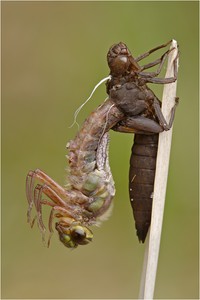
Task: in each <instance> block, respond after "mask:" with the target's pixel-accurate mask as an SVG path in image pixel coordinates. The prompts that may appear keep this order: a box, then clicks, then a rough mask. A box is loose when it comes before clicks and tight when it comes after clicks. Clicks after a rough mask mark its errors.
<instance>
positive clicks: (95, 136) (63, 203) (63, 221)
mask: <svg viewBox="0 0 200 300" xmlns="http://www.w3.org/2000/svg"><path fill="white" fill-rule="evenodd" d="M166 45H167V44H166ZM166 45H162V46H159V47H160V48H162V47H165V46H166ZM157 48H158V47H157ZM154 51H155V49H153V51H151V52H154ZM169 51H171V50H168V52H166V55H168V53H169ZM145 55H146V54H145ZM145 55H143V57H142V58H144V57H145ZM146 56H147V55H146ZM142 58H141V59H142ZM164 59H165V58H161V59H160V61H159V62H156V63H155V62H154V65H156V64H159V68H160V66H162V64H163V60H164ZM107 60H108V65H109V67H110V78H109V80H108V82H107V93H108V99H107V100H106V101H104V102H103V104H101V105H100V106H99V107H97V109H95V110H94V111H93V112H92V113H91V114H90V115H89V116H88V117H87V119H86V120H85V122H84V123H83V125H82V127H81V129H80V130H79V131H78V133H77V135H76V137H75V138H74V139H73V140H71V141H69V142H68V144H67V149H68V155H67V160H68V165H69V170H68V174H67V182H68V184H67V186H65V187H63V186H61V185H60V184H58V183H57V182H56V181H54V180H53V179H52V178H51V177H50V176H48V175H47V174H46V173H45V172H44V171H42V170H41V169H36V170H34V171H32V170H31V171H29V172H28V174H27V177H26V196H27V201H28V211H27V220H28V223H29V224H30V225H31V227H33V225H34V223H35V221H36V220H37V225H38V227H39V230H40V232H41V234H42V239H43V241H45V235H46V231H47V229H46V226H45V225H44V221H43V213H42V208H43V206H48V207H50V214H49V219H48V231H49V238H48V242H47V245H48V246H49V245H50V240H51V236H52V234H53V232H54V230H53V224H54V220H56V221H55V229H56V231H57V232H58V235H59V239H60V241H61V242H62V243H63V244H64V246H66V247H67V248H72V249H73V248H77V247H78V246H79V245H86V244H88V243H90V242H91V241H92V239H93V233H92V230H91V228H90V226H93V225H99V224H100V223H101V222H102V221H104V220H106V219H107V218H108V217H109V215H110V212H111V210H112V203H113V198H114V195H115V186H114V180H113V177H112V173H111V170H110V166H109V158H108V146H109V130H111V129H113V130H116V131H119V132H125V133H127V132H136V131H137V133H139V134H140V133H142V134H143V133H144V132H145V133H146V132H148V133H149V132H150V131H153V133H155V130H156V132H161V131H163V130H168V129H169V128H170V126H171V124H172V122H173V118H174V111H175V106H174V109H173V111H172V117H171V121H170V123H169V124H167V123H166V122H165V120H164V119H163V118H164V117H163V116H162V114H161V110H160V103H159V102H158V100H157V98H156V97H155V96H153V95H154V94H152V93H153V92H151V91H150V90H148V91H149V94H148V93H147V87H146V83H147V80H153V79H158V78H155V76H157V75H155V74H154V76H152V74H150V75H148V76H146V75H147V74H146V72H142V71H143V70H144V69H146V68H148V67H151V66H150V65H148V66H147V65H146V66H145V67H143V69H142V68H140V67H139V65H138V64H137V61H138V60H134V59H133V57H132V55H131V54H130V51H129V50H128V48H127V47H126V45H125V44H124V43H118V44H116V45H114V46H112V47H111V48H110V49H109V52H108V55H107ZM151 65H152V64H151ZM176 68H177V67H176V60H175V61H174V70H175V76H174V78H171V79H168V81H169V82H172V81H175V80H176V79H175V77H176ZM158 71H159V70H158ZM157 73H159V72H157ZM150 82H151V81H150ZM169 82H168V83H169ZM147 94H148V95H149V96H147ZM143 95H145V99H142V96H143ZM152 97H153V98H152ZM138 101H139V103H137V102H138ZM125 102H126V103H125ZM131 102H132V104H131ZM144 102H145V103H144ZM158 103H159V104H158ZM155 107H156V108H155ZM152 111H153V113H152ZM158 115H159V116H158ZM154 119H155V120H154ZM161 119H162V121H163V120H164V123H163V124H162V122H161ZM141 122H142V128H140V126H141ZM159 122H160V123H159ZM155 128H156V129H155ZM150 129H151V130H150ZM136 176H138V175H136ZM33 207H34V208H35V212H36V215H35V217H34V218H32V217H31V214H32V210H33Z"/></svg>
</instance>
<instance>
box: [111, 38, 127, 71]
mask: <svg viewBox="0 0 200 300" xmlns="http://www.w3.org/2000/svg"><path fill="white" fill-rule="evenodd" d="M129 55H131V54H130V52H129V50H128V48H127V46H126V45H125V44H124V43H122V42H120V43H118V44H114V45H113V46H111V48H110V49H109V51H108V54H107V61H108V66H109V68H110V74H111V75H113V76H119V75H123V74H124V73H126V71H127V70H128V68H129V65H130V62H129V59H128V57H129Z"/></svg>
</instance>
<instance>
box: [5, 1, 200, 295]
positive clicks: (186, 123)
mask: <svg viewBox="0 0 200 300" xmlns="http://www.w3.org/2000/svg"><path fill="white" fill-rule="evenodd" d="M171 38H174V39H176V40H177V41H178V43H179V45H180V52H181V54H180V68H179V80H178V92H177V95H178V96H179V97H180V105H179V107H178V109H177V114H176V118H175V125H174V132H173V144H172V150H171V164H170V172H169V179H168V189H167V199H166V210H165V216H164V224H163V235H162V241H161V250H160V257H159V265H158V274H157V282H156V289H155V297H156V298H168V299H169V298H181V299H185V298H193V299H194V298H196V299H197V298H198V83H199V81H198V80H199V77H198V2H192V1H188V2H187V1H186V2H181V1H180V2H174V1H172V2H171V1H170V2H151V1H150V2H2V271H3V272H2V298H26V299H29V298H137V295H138V289H139V282H140V275H141V270H142V262H143V254H144V249H145V246H144V245H143V244H139V243H138V240H137V238H136V235H135V229H134V222H133V217H132V211H131V207H130V204H129V199H128V188H127V185H128V166H129V156H130V149H131V145H132V139H133V137H132V135H125V134H124V135H123V134H119V133H114V132H111V142H110V164H111V168H112V172H113V176H114V179H115V184H116V190H117V193H116V197H115V206H114V211H113V214H112V216H111V217H110V219H109V220H108V221H107V222H105V223H103V224H102V226H101V228H95V229H94V232H95V235H94V241H93V243H91V244H90V245H88V246H85V247H81V246H80V247H79V248H78V249H76V250H74V251H70V250H68V249H67V248H65V247H64V246H63V245H62V244H61V243H60V242H59V241H58V236H57V233H55V234H54V236H53V238H52V241H51V247H50V248H49V249H47V248H46V247H44V245H43V244H42V241H41V235H40V232H39V230H38V228H37V226H35V227H34V229H32V230H31V229H30V227H29V226H28V224H27V223H26V211H27V202H26V196H25V177H26V174H27V172H28V171H29V170H30V169H32V170H34V169H36V168H41V169H42V170H44V171H45V172H46V173H47V174H48V175H49V176H51V177H52V178H53V179H54V180H56V181H57V182H58V183H60V184H63V183H64V182H65V168H66V159H65V154H66V149H65V145H66V143H67V141H68V140H70V139H71V138H73V137H74V136H75V134H76V132H77V127H76V126H75V127H73V128H72V129H70V128H69V126H70V125H71V123H72V122H73V115H74V112H75V110H76V109H77V107H79V106H80V105H81V104H82V103H83V102H84V100H85V99H86V98H87V97H88V95H89V94H90V92H91V90H92V89H93V87H94V85H95V84H96V83H97V82H99V80H100V79H102V78H103V77H105V76H107V75H108V67H107V63H106V54H107V51H108V49H109V47H110V46H111V45H112V44H113V43H117V42H119V41H123V42H125V43H126V44H127V45H128V47H129V49H130V50H131V51H132V54H133V55H135V56H138V55H139V54H141V53H143V52H145V51H147V50H149V49H151V48H153V47H155V46H157V45H160V44H162V43H164V42H167V41H168V40H170V39H171ZM161 53H162V51H161V52H158V53H156V55H155V56H151V57H150V58H148V59H147V61H149V62H150V61H152V60H153V59H155V57H160V55H161ZM151 87H152V89H153V90H154V91H155V92H156V93H157V94H158V95H159V97H160V95H161V87H158V86H155V85H151ZM105 97H106V93H105V86H104V85H102V86H101V87H100V88H99V89H98V90H97V92H96V93H95V95H94V96H93V99H92V100H91V101H90V102H89V103H88V104H87V105H86V106H85V107H84V109H83V110H82V111H81V113H80V115H79V117H78V121H79V123H80V124H81V123H82V122H83V120H84V119H85V118H86V116H88V115H89V113H90V112H91V111H92V110H94V109H95V108H96V107H97V106H98V105H99V104H100V103H102V101H103V100H104V99H105ZM45 215H46V218H45V220H46V222H47V215H48V210H45Z"/></svg>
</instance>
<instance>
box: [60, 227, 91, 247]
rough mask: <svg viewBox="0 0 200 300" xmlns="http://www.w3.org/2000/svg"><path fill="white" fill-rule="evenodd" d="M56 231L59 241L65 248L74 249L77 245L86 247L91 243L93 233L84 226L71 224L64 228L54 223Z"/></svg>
mask: <svg viewBox="0 0 200 300" xmlns="http://www.w3.org/2000/svg"><path fill="white" fill-rule="evenodd" d="M55 226H56V230H57V231H58V234H59V238H60V241H61V242H62V243H63V244H64V245H65V246H66V247H67V248H76V247H78V245H87V244H88V243H89V242H91V241H92V238H93V233H92V231H91V230H90V229H88V228H87V227H85V226H82V225H80V224H79V225H78V224H77V223H76V224H74V225H73V224H71V225H70V226H65V225H63V224H61V223H56V224H55Z"/></svg>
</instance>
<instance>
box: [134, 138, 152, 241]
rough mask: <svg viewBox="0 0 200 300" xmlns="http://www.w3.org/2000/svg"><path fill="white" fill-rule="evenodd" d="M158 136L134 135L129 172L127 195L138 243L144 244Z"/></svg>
mask: <svg viewBox="0 0 200 300" xmlns="http://www.w3.org/2000/svg"><path fill="white" fill-rule="evenodd" d="M157 147H158V134H153V135H143V134H135V137H134V144H133V147H132V154H131V159H130V171H129V195H130V201H131V205H132V209H133V215H134V219H135V227H136V230H137V236H138V239H139V241H142V242H143V243H144V241H145V238H146V235H147V232H148V229H149V226H150V223H151V209H152V199H153V188H154V178H155V168H156V157H157Z"/></svg>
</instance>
